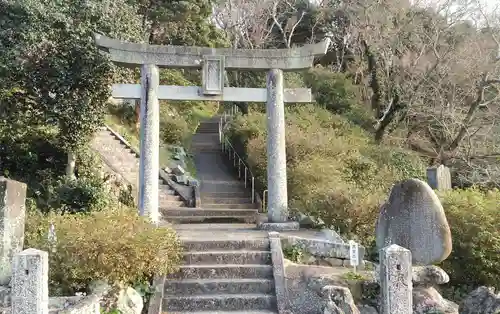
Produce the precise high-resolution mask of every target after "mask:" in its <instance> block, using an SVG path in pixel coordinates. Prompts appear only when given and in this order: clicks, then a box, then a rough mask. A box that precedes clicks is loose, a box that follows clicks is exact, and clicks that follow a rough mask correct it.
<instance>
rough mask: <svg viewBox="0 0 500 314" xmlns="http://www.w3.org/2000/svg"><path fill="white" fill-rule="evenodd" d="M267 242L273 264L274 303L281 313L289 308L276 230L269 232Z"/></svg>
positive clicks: (279, 240) (278, 236) (279, 242)
mask: <svg viewBox="0 0 500 314" xmlns="http://www.w3.org/2000/svg"><path fill="white" fill-rule="evenodd" d="M269 242H270V244H271V258H272V264H273V278H274V284H275V292H276V303H277V305H278V313H283V312H284V311H286V310H287V309H288V308H289V304H288V291H287V289H286V277H285V264H284V257H283V249H282V248H281V239H280V234H279V233H278V232H269Z"/></svg>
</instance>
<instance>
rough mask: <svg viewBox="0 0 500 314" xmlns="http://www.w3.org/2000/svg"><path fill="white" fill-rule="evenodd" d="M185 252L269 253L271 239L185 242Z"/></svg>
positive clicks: (183, 244)
mask: <svg viewBox="0 0 500 314" xmlns="http://www.w3.org/2000/svg"><path fill="white" fill-rule="evenodd" d="M182 246H183V248H184V251H185V252H193V251H194V252H208V251H239V250H241V251H269V246H270V244H269V239H252V240H247V239H232V240H228V239H210V240H205V241H203V240H199V241H193V240H191V241H184V242H183V243H182Z"/></svg>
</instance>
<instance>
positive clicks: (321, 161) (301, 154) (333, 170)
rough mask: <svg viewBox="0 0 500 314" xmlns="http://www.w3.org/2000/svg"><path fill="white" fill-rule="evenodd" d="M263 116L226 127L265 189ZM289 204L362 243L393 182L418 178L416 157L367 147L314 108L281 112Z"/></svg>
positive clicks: (356, 131)
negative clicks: (285, 117) (285, 119)
mask: <svg viewBox="0 0 500 314" xmlns="http://www.w3.org/2000/svg"><path fill="white" fill-rule="evenodd" d="M265 122H266V120H265V115H264V114H262V113H250V114H249V115H246V116H238V117H237V118H236V119H235V120H233V121H232V122H231V124H230V126H229V133H230V136H231V138H232V140H233V141H236V142H239V143H242V144H245V143H246V145H245V152H246V155H247V159H248V162H249V164H250V166H251V167H252V168H253V171H254V174H255V175H256V176H257V178H256V180H257V181H258V182H259V184H260V185H261V186H266V176H267V172H266V167H267V164H266V163H267V158H266V133H265V131H264V130H265ZM286 137H287V143H286V150H287V170H288V173H287V176H288V195H289V206H290V209H291V210H292V211H301V212H303V213H305V214H310V215H313V216H315V217H319V218H321V219H323V220H324V221H325V223H326V224H327V225H329V226H332V227H334V228H336V229H338V230H339V231H340V232H341V233H343V234H346V235H349V236H357V237H358V238H359V239H360V240H361V241H363V242H369V241H370V238H372V237H373V230H374V223H375V221H376V217H377V215H378V210H379V207H380V204H381V203H382V202H383V201H384V200H385V199H386V198H387V194H388V192H389V189H390V187H391V186H392V184H394V182H396V181H398V180H402V179H404V178H408V177H422V176H423V175H424V165H423V164H422V162H421V161H420V160H419V158H418V157H416V156H414V155H412V154H411V153H410V152H407V151H404V150H401V149H399V148H397V147H380V146H377V145H375V144H373V143H372V142H371V140H370V137H369V136H368V135H367V134H366V133H365V131H363V130H362V129H361V128H359V127H356V126H354V125H353V124H352V123H350V122H349V121H348V120H346V119H345V118H342V117H340V116H337V115H333V114H332V113H331V112H329V111H328V110H326V109H322V108H318V107H316V106H314V105H306V106H295V107H292V108H288V110H287V125H286Z"/></svg>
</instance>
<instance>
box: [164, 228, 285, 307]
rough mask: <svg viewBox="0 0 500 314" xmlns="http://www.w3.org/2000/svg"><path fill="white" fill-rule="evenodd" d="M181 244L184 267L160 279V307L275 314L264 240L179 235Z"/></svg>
mask: <svg viewBox="0 0 500 314" xmlns="http://www.w3.org/2000/svg"><path fill="white" fill-rule="evenodd" d="M182 239H183V238H181V240H182ZM182 245H183V248H184V250H185V251H184V254H183V255H184V256H183V258H184V265H183V266H181V268H180V270H179V271H178V272H177V273H175V274H171V275H169V276H167V278H166V281H165V285H164V298H163V303H162V307H163V311H165V312H168V313H200V314H201V313H232V311H238V313H244V312H249V313H255V314H269V313H275V310H276V308H277V306H276V297H275V287H274V278H273V266H272V262H271V253H270V244H269V239H267V238H262V239H260V238H258V239H251V240H250V239H244V238H236V239H234V240H228V239H204V240H193V239H192V238H190V240H186V238H184V241H182Z"/></svg>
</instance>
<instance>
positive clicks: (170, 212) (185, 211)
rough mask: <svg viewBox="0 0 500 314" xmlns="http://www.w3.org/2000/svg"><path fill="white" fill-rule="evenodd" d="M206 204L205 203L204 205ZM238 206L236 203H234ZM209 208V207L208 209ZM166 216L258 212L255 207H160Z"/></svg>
mask: <svg viewBox="0 0 500 314" xmlns="http://www.w3.org/2000/svg"><path fill="white" fill-rule="evenodd" d="M203 206H205V205H203ZM233 206H235V207H236V205H233ZM207 208H208V209H207ZM160 212H161V213H162V215H163V216H164V217H172V218H173V217H233V216H253V215H255V214H257V213H258V210H257V209H254V208H209V207H206V206H205V208H203V209H202V208H189V207H186V208H166V207H160Z"/></svg>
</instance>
